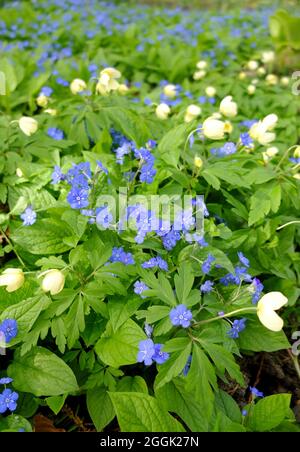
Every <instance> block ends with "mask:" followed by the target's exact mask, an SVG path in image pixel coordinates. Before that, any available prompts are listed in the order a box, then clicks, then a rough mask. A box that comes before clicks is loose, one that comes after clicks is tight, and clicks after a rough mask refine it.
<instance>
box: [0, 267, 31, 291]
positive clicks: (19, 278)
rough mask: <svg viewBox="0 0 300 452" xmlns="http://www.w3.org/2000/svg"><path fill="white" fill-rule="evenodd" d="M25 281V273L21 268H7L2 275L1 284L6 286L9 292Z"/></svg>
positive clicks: (0, 276)
mask: <svg viewBox="0 0 300 452" xmlns="http://www.w3.org/2000/svg"><path fill="white" fill-rule="evenodd" d="M24 281H25V278H24V273H23V271H22V270H21V269H20V268H7V269H6V270H4V272H3V273H2V275H0V286H6V290H7V292H14V291H15V290H18V289H19V288H20V287H21V286H22V285H23V284H24Z"/></svg>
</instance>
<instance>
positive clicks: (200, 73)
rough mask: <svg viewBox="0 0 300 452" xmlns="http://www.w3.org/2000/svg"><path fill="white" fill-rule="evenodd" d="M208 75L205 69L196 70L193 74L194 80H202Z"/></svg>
mask: <svg viewBox="0 0 300 452" xmlns="http://www.w3.org/2000/svg"><path fill="white" fill-rule="evenodd" d="M205 76H206V71H203V70H201V71H196V72H194V74H193V79H194V80H201V79H202V78H203V77H205Z"/></svg>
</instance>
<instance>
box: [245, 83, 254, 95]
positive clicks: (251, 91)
mask: <svg viewBox="0 0 300 452" xmlns="http://www.w3.org/2000/svg"><path fill="white" fill-rule="evenodd" d="M247 91H248V94H250V96H252V94H254V93H255V91H256V86H254V85H249V86H248V87H247Z"/></svg>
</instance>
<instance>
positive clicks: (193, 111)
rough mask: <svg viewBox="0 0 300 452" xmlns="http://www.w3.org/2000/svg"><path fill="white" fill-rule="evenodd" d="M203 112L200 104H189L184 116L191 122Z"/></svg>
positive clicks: (185, 119)
mask: <svg viewBox="0 0 300 452" xmlns="http://www.w3.org/2000/svg"><path fill="white" fill-rule="evenodd" d="M200 114H201V108H200V107H198V105H193V104H192V105H189V106H188V108H187V109H186V113H185V116H184V121H185V122H191V121H193V120H194V119H196V118H197V116H199V115H200Z"/></svg>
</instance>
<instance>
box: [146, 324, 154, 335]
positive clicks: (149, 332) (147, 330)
mask: <svg viewBox="0 0 300 452" xmlns="http://www.w3.org/2000/svg"><path fill="white" fill-rule="evenodd" d="M144 331H145V333H146V335H147V337H151V336H152V333H153V327H152V326H151V325H148V323H145V326H144Z"/></svg>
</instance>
